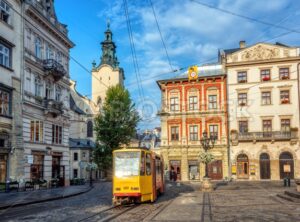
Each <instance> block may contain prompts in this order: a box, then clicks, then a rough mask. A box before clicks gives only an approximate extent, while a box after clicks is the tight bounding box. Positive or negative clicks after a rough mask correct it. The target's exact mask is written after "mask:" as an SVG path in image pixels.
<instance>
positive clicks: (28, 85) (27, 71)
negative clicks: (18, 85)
mask: <svg viewBox="0 0 300 222" xmlns="http://www.w3.org/2000/svg"><path fill="white" fill-rule="evenodd" d="M24 89H25V91H27V92H31V70H30V69H25V85H24Z"/></svg>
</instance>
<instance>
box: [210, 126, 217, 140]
mask: <svg viewBox="0 0 300 222" xmlns="http://www.w3.org/2000/svg"><path fill="white" fill-rule="evenodd" d="M209 136H210V137H211V138H212V137H214V138H215V139H216V140H217V139H218V138H219V126H218V125H209Z"/></svg>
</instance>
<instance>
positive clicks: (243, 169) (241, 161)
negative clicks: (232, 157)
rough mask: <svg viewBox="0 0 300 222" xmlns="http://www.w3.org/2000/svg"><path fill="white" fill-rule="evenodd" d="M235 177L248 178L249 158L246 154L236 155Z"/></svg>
mask: <svg viewBox="0 0 300 222" xmlns="http://www.w3.org/2000/svg"><path fill="white" fill-rule="evenodd" d="M237 178H238V179H248V178H249V159H248V156H247V155H246V154H240V155H238V157H237Z"/></svg>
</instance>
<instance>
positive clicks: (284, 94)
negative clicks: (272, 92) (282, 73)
mask: <svg viewBox="0 0 300 222" xmlns="http://www.w3.org/2000/svg"><path fill="white" fill-rule="evenodd" d="M280 102H281V104H287V103H290V91H289V90H282V91H280Z"/></svg>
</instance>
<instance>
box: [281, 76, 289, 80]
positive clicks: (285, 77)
mask: <svg viewBox="0 0 300 222" xmlns="http://www.w3.org/2000/svg"><path fill="white" fill-rule="evenodd" d="M281 79H282V80H284V79H289V75H282V76H281Z"/></svg>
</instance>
